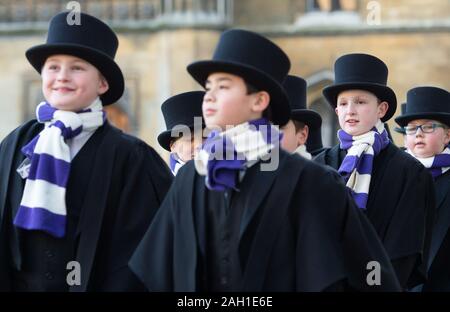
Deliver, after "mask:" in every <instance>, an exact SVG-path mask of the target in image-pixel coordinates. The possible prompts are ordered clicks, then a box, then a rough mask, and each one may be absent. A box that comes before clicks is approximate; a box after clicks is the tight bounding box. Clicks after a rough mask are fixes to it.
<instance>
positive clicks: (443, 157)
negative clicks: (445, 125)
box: [407, 146, 450, 179]
mask: <svg viewBox="0 0 450 312" xmlns="http://www.w3.org/2000/svg"><path fill="white" fill-rule="evenodd" d="M407 152H408V154H411V155H412V156H413V157H414V158H416V159H417V160H418V161H420V162H421V163H422V165H424V167H425V168H427V169H428V171H429V172H430V173H431V175H432V176H433V178H434V179H436V178H437V177H439V176H440V175H442V174H444V173H446V172H447V171H448V170H449V169H450V147H449V146H447V147H446V148H445V149H444V150H443V151H442V153H440V154H437V155H434V156H433V157H427V158H420V157H416V156H414V154H413V153H412V152H411V151H410V150H409V149H408V150H407Z"/></svg>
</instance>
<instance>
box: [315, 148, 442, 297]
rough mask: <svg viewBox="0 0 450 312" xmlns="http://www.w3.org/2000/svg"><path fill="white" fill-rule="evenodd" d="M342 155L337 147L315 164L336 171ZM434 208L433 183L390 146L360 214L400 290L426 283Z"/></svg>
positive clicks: (376, 162)
mask: <svg viewBox="0 0 450 312" xmlns="http://www.w3.org/2000/svg"><path fill="white" fill-rule="evenodd" d="M345 155H346V151H344V150H341V149H340V148H339V145H336V146H334V147H333V148H331V149H329V150H327V151H324V152H323V153H321V154H319V155H318V156H317V157H316V158H314V161H316V162H318V163H320V164H325V165H328V166H330V167H332V168H334V169H336V170H338V169H339V167H340V164H341V163H342V161H343V159H344V157H345ZM434 207H435V199H434V185H433V179H432V177H431V175H430V174H429V173H428V171H427V170H426V169H425V168H424V167H423V166H422V165H421V164H420V163H419V162H418V161H417V160H416V159H414V158H413V157H411V156H410V155H408V154H406V153H405V152H402V151H401V150H400V149H398V148H397V147H396V146H395V145H393V144H392V143H391V144H389V145H388V146H387V147H386V148H385V149H384V150H382V151H381V152H380V154H378V155H377V156H376V157H375V158H374V163H373V172H372V178H371V181H370V188H369V199H368V201H367V207H366V210H365V212H366V215H367V217H368V218H369V220H370V221H371V223H372V225H373V226H374V228H375V230H376V231H377V233H378V235H379V237H380V239H381V241H382V242H383V245H384V247H385V248H386V251H387V253H388V254H389V257H390V259H391V262H392V264H393V266H394V269H395V271H396V273H397V276H398V279H399V281H400V284H401V285H402V288H403V289H409V288H412V287H414V286H416V285H418V284H421V283H423V282H424V281H425V278H426V267H427V257H428V252H429V246H430V241H431V227H432V224H433V220H434Z"/></svg>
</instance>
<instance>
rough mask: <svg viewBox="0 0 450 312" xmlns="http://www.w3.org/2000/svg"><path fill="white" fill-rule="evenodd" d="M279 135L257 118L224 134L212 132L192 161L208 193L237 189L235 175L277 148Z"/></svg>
mask: <svg viewBox="0 0 450 312" xmlns="http://www.w3.org/2000/svg"><path fill="white" fill-rule="evenodd" d="M281 138H282V133H281V132H280V131H279V130H278V128H277V127H275V126H273V125H271V124H270V123H269V122H268V121H267V119H265V118H260V119H256V120H252V121H249V122H245V123H243V124H240V125H237V126H235V127H233V128H231V129H227V130H226V131H223V132H220V131H212V132H211V133H210V134H209V136H208V138H207V139H206V140H205V142H204V143H203V145H202V148H201V149H200V151H199V152H198V154H197V155H196V157H195V159H194V163H195V168H196V170H197V172H198V174H200V175H204V176H206V178H205V184H206V187H207V188H208V189H210V190H215V191H224V190H226V189H234V190H237V188H236V184H237V182H238V178H239V173H241V172H242V171H244V170H245V169H246V168H248V167H251V166H252V165H254V164H256V163H257V162H258V161H259V160H261V159H264V158H265V157H267V156H269V154H270V153H271V151H272V150H273V149H274V148H279V146H280V140H281Z"/></svg>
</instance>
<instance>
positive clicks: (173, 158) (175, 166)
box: [169, 153, 185, 176]
mask: <svg viewBox="0 0 450 312" xmlns="http://www.w3.org/2000/svg"><path fill="white" fill-rule="evenodd" d="M184 164H185V162H184V161H182V160H181V159H180V157H178V156H177V155H176V154H175V153H170V157H169V166H170V171H172V174H173V175H174V176H176V175H177V173H178V170H180V168H181V167H183V166H184Z"/></svg>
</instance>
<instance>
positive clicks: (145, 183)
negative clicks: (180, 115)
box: [0, 12, 172, 291]
mask: <svg viewBox="0 0 450 312" xmlns="http://www.w3.org/2000/svg"><path fill="white" fill-rule="evenodd" d="M80 14H81V15H80V21H81V24H80V25H68V20H67V17H68V13H67V12H62V13H59V14H57V15H56V16H54V17H53V18H52V20H51V21H50V26H49V31H48V37H47V43H46V44H42V45H38V46H34V47H32V48H30V49H29V50H28V51H27V52H26V56H27V59H28V61H29V62H30V63H31V65H32V66H33V67H34V68H35V69H36V70H37V71H38V72H39V73H40V74H41V76H42V91H43V93H44V96H45V100H46V101H45V102H42V103H40V104H39V105H38V106H37V109H36V117H37V121H36V120H31V121H29V122H26V123H25V124H24V125H22V126H20V127H19V128H17V129H16V130H14V131H13V132H12V133H11V134H10V135H8V136H7V137H6V138H5V140H4V141H3V142H2V143H1V145H0V177H1V178H0V225H1V227H0V289H1V290H3V291H8V290H12V291H100V290H101V291H108V290H114V291H115V290H139V289H142V287H143V285H142V284H141V283H140V282H139V280H138V279H137V278H136V277H135V276H134V275H133V273H132V272H131V271H130V270H129V269H128V266H127V263H128V260H129V258H130V256H131V253H132V251H133V250H134V249H135V247H136V244H137V242H138V241H139V240H140V239H141V237H142V235H143V234H144V231H145V229H146V227H147V226H148V225H149V224H150V221H151V220H152V217H153V215H154V214H155V212H156V210H157V209H158V207H159V205H160V203H161V202H162V200H163V198H164V196H165V194H166V191H167V190H168V188H169V185H170V183H171V180H172V175H171V174H170V171H169V169H168V167H167V165H166V164H165V162H164V161H163V160H162V159H161V158H160V157H159V155H158V154H157V153H156V152H155V151H154V150H153V149H152V148H151V147H149V146H148V145H147V144H145V143H144V142H142V141H140V140H139V139H137V138H134V137H131V136H129V135H126V134H124V133H122V132H121V131H119V130H118V129H116V128H114V127H112V126H111V125H110V124H108V122H107V121H106V118H105V114H104V112H103V109H102V108H103V106H104V105H109V104H112V103H114V102H115V101H116V100H117V99H119V98H120V96H121V95H122V93H123V89H124V79H123V75H122V72H121V70H120V68H119V66H118V65H117V64H116V63H115V62H114V56H115V53H116V50H117V46H118V40H117V37H116V35H115V34H114V32H113V31H112V30H111V29H110V28H109V27H108V26H107V25H106V24H105V23H103V22H102V21H100V20H98V19H97V18H95V17H93V16H90V15H87V14H84V13H80ZM86 34H89V36H86Z"/></svg>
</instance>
